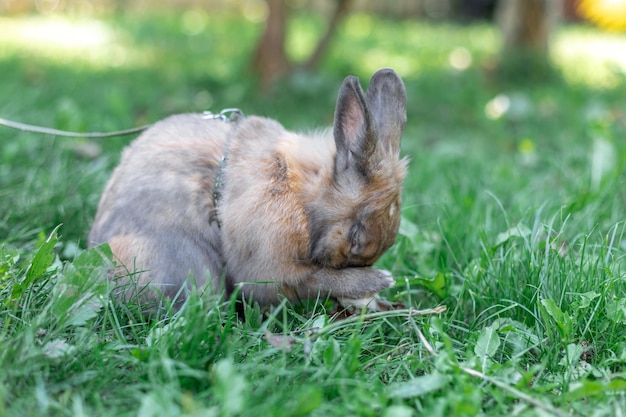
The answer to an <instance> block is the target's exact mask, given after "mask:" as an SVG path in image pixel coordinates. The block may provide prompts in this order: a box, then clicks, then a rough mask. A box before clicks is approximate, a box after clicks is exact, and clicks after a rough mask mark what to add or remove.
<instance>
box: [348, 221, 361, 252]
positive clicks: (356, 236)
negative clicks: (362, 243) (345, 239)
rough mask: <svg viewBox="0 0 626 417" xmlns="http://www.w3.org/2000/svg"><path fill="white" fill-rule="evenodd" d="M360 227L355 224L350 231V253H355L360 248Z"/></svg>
mask: <svg viewBox="0 0 626 417" xmlns="http://www.w3.org/2000/svg"><path fill="white" fill-rule="evenodd" d="M359 229H360V228H359V225H358V224H355V225H354V226H352V229H351V230H350V251H351V252H352V253H355V252H356V251H357V250H358V247H359V240H360V230H359Z"/></svg>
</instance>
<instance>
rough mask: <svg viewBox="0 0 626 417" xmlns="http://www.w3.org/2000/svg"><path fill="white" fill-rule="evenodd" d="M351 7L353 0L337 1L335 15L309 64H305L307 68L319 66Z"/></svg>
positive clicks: (308, 61)
mask: <svg viewBox="0 0 626 417" xmlns="http://www.w3.org/2000/svg"><path fill="white" fill-rule="evenodd" d="M351 5H352V0H337V7H335V13H333V15H332V17H331V19H330V22H329V23H328V27H327V28H326V33H325V34H324V36H323V37H322V38H321V39H320V41H319V42H318V44H317V47H316V48H315V50H314V51H313V53H312V54H311V56H310V57H309V59H308V60H307V62H306V63H305V64H304V67H305V68H308V69H311V68H315V67H316V66H317V64H318V63H319V61H320V59H321V58H322V56H324V52H326V49H327V48H328V45H329V44H330V41H331V40H332V38H333V35H334V34H335V32H336V31H337V28H338V27H339V23H341V21H342V20H343V18H344V17H346V16H347V14H348V12H349V11H350V6H351Z"/></svg>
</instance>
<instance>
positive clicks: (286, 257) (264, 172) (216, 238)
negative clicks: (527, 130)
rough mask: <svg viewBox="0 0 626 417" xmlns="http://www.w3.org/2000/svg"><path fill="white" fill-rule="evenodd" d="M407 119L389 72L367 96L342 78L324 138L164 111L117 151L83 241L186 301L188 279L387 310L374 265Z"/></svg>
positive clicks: (254, 293) (383, 281) (400, 168)
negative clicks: (116, 162) (115, 162)
mask: <svg viewBox="0 0 626 417" xmlns="http://www.w3.org/2000/svg"><path fill="white" fill-rule="evenodd" d="M405 123H406V92H405V88H404V84H403V82H402V80H401V79H400V77H399V76H398V75H397V74H396V73H395V72H394V71H393V70H391V69H382V70H379V71H377V72H376V73H375V74H374V75H373V76H372V79H371V81H370V85H369V89H368V91H367V93H364V92H363V90H362V89H361V86H360V84H359V80H358V79H357V78H356V77H353V76H349V77H347V78H346V79H345V81H344V82H343V84H342V86H341V88H340V91H339V96H338V99H337V107H336V111H335V120H334V126H333V128H332V130H328V131H326V132H320V133H313V134H306V135H303V134H298V133H293V132H289V131H287V130H286V129H285V128H284V127H283V126H281V125H280V124H279V123H278V122H276V121H274V120H270V119H267V118H262V117H255V116H252V117H246V118H243V119H241V120H238V121H236V122H227V121H226V122H225V121H222V120H216V119H212V120H211V119H206V118H204V117H202V115H197V114H183V115H176V116H171V117H169V118H166V119H164V120H162V121H160V122H158V123H156V124H155V125H154V126H152V127H151V128H149V129H148V130H147V131H145V132H144V133H143V134H142V135H140V136H139V137H138V138H137V139H136V140H135V141H134V142H133V143H132V144H131V145H130V146H129V147H128V148H126V149H125V150H124V153H123V156H122V160H121V163H120V164H119V166H118V167H117V168H116V169H115V171H114V172H113V174H112V177H111V179H110V180H109V182H108V184H107V186H106V188H105V190H104V193H103V195H102V197H101V200H100V204H99V207H98V211H97V214H96V218H95V221H94V224H93V227H92V229H91V232H90V235H89V245H90V246H95V245H97V244H100V243H103V242H108V243H109V245H110V247H111V250H112V252H113V254H114V256H115V258H116V261H117V263H118V265H119V267H118V270H117V272H116V274H117V275H118V276H126V277H127V278H126V279H131V278H132V279H134V280H136V282H137V284H138V285H139V286H140V287H143V286H146V285H149V288H151V289H152V290H156V291H151V292H149V294H151V295H150V297H155V298H156V295H157V293H162V294H164V295H165V296H167V297H170V298H171V297H175V296H176V295H177V294H178V295H179V296H180V294H183V298H184V293H185V291H186V289H187V286H188V285H189V280H188V278H189V276H190V275H191V276H192V277H193V279H194V280H195V283H196V284H197V285H198V286H203V285H207V284H211V285H213V287H214V289H215V290H216V291H220V290H222V289H225V290H226V293H227V295H229V294H231V293H232V292H233V291H234V290H235V288H236V287H238V286H240V288H241V295H242V296H243V297H245V298H246V299H252V300H254V301H257V302H259V303H260V304H262V305H267V304H274V303H277V302H279V301H280V300H281V298H283V297H287V298H289V299H290V300H293V301H295V300H298V299H309V298H317V297H320V298H326V297H332V298H334V299H336V300H338V301H339V302H340V304H342V305H344V306H356V307H361V306H364V305H369V307H370V308H373V309H384V306H385V304H384V303H381V302H380V300H379V299H378V298H377V297H376V295H377V293H378V292H379V291H381V290H384V289H386V288H389V287H391V286H393V284H394V280H393V278H392V277H391V274H390V273H389V272H387V271H381V270H377V269H374V268H372V265H373V264H374V262H375V261H376V260H377V259H378V258H379V257H380V256H381V255H382V254H383V253H384V252H385V251H386V250H387V249H388V248H389V247H390V246H391V245H392V244H393V242H394V240H395V238H396V235H397V232H398V227H399V223H400V205H401V189H402V181H403V180H404V177H405V175H406V169H407V160H406V159H400V157H399V155H400V137H401V135H402V131H403V129H404V125H405ZM222 158H224V161H223V162H222V163H220V161H221V160H222ZM217 187H219V190H218V189H216V188H217ZM214 192H216V193H218V194H219V196H218V197H217V198H216V197H214ZM181 288H182V290H183V291H182V292H181Z"/></svg>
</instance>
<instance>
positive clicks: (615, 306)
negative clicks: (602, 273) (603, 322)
mask: <svg viewBox="0 0 626 417" xmlns="http://www.w3.org/2000/svg"><path fill="white" fill-rule="evenodd" d="M605 309H606V316H607V317H608V318H609V320H611V321H612V322H613V323H616V324H626V298H618V299H616V300H608V301H607V302H606V307H605Z"/></svg>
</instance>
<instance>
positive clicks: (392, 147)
mask: <svg viewBox="0 0 626 417" xmlns="http://www.w3.org/2000/svg"><path fill="white" fill-rule="evenodd" d="M366 102H367V106H368V108H369V109H370V111H371V114H372V119H374V120H375V124H376V133H377V135H378V141H379V143H380V144H381V145H382V147H383V148H384V149H385V150H386V151H387V152H389V153H390V154H391V155H394V156H396V157H397V156H398V155H399V154H400V137H401V136H402V131H403V130H404V125H405V124H406V89H405V88H404V83H403V82H402V79H401V78H400V76H398V74H396V72H395V71H394V70H392V69H390V68H383V69H380V70H378V71H376V73H375V74H374V75H372V79H371V81H370V86H369V88H368V89H367V98H366Z"/></svg>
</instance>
